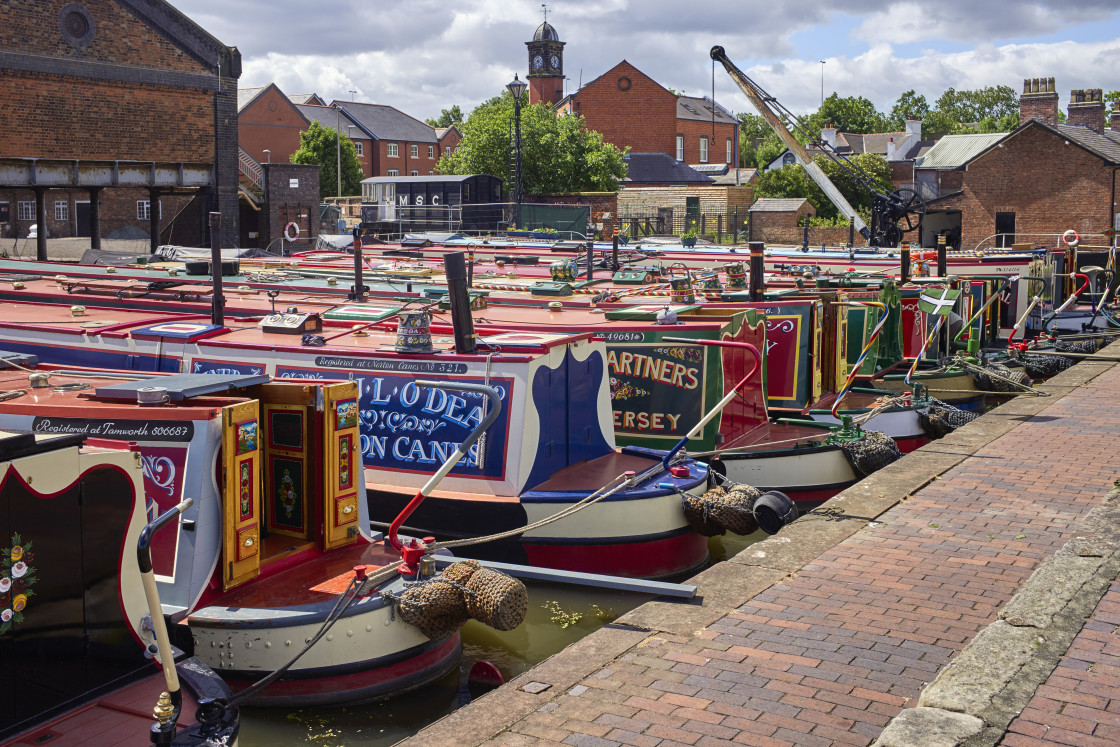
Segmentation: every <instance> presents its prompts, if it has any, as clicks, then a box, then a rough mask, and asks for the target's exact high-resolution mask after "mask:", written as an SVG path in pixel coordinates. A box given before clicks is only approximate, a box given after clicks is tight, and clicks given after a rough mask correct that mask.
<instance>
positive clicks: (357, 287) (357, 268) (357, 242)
mask: <svg viewBox="0 0 1120 747" xmlns="http://www.w3.org/2000/svg"><path fill="white" fill-rule="evenodd" d="M353 250H354V285H352V286H350V293H349V295H347V296H346V300H347V301H361V300H362V299H364V298H365V293H366V291H368V290H369V288H368V287H367V286H366V285H365V284H364V283H363V282H362V229H360V228H355V229H354V245H353Z"/></svg>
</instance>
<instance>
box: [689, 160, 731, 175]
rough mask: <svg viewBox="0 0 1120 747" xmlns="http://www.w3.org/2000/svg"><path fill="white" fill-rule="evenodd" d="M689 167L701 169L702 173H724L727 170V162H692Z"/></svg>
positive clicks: (695, 169) (694, 169) (696, 169)
mask: <svg viewBox="0 0 1120 747" xmlns="http://www.w3.org/2000/svg"><path fill="white" fill-rule="evenodd" d="M688 168H690V169H692V170H693V171H699V172H700V173H701V174H723V173H725V172H726V171H727V164H726V163H690V164H688Z"/></svg>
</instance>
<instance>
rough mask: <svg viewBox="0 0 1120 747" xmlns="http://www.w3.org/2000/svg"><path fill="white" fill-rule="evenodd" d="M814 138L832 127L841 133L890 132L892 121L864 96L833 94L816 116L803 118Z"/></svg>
mask: <svg viewBox="0 0 1120 747" xmlns="http://www.w3.org/2000/svg"><path fill="white" fill-rule="evenodd" d="M802 119H803V120H804V121H805V124H806V125H807V126H808V127H809V130H810V132H811V133H812V134H813V135H814V137H817V136H819V133H820V130H821V128H822V127H825V126H827V125H832V126H833V127H835V128H836V129H837V130H838V131H839V132H852V133H858V134H867V133H869V132H890V130H891V121H890V119H889V118H888V117H886V116H885V115H883V114H881V113H880V112H879V111H877V110H876V109H875V105H874V104H872V103H871V102H870V101H868V100H867V99H865V98H863V97H862V96H845V97H841V96H840V95H839V94H836V93H834V94H832V95H831V96H829V97H828V98H827V99H825V100H824V103H823V104H821V108H820V109H818V110H817V112H816V113H815V114H811V115H810V116H809V117H807V118H804V117H803V118H802Z"/></svg>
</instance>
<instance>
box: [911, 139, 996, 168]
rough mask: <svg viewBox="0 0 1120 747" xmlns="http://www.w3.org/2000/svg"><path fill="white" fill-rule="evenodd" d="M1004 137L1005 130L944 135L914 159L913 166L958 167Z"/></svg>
mask: <svg viewBox="0 0 1120 747" xmlns="http://www.w3.org/2000/svg"><path fill="white" fill-rule="evenodd" d="M1005 137H1007V133H1006V132H991V133H984V134H978V135H946V136H945V137H943V138H941V139H940V140H938V141H937V144H936V145H934V146H933V147H932V148H930V149H929V150H928V151H926V154H925V155H924V156H922V157H921V158H919V159H917V160H915V161H914V168H918V169H940V170H942V171H947V170H949V169H957V168H960V167H961V166H963V165H964V164H966V163H968V162H969V161H971V160H972V159H973V158H975V157H976V156H977V155H979V154H980V153H982V152H983V151H985V150H987V149H988V148H991V147H992V146H993V145H995V144H996V143H998V142H999V141H1000V140H1003V139H1004V138H1005Z"/></svg>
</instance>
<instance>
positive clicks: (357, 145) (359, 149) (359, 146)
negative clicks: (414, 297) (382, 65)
mask: <svg viewBox="0 0 1120 747" xmlns="http://www.w3.org/2000/svg"><path fill="white" fill-rule="evenodd" d="M728 142H731V141H730V140H729V141H728ZM365 150H366V149H365V143H363V142H362V141H361V140H355V141H354V152H355V153H357V154H358V155H359V156H364V155H365V154H366V153H365Z"/></svg>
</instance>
